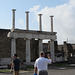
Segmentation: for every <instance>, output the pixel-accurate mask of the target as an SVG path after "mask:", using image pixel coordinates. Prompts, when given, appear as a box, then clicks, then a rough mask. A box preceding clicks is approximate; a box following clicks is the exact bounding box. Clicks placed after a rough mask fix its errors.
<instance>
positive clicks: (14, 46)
mask: <svg viewBox="0 0 75 75" xmlns="http://www.w3.org/2000/svg"><path fill="white" fill-rule="evenodd" d="M14 54H16V39H14V38H12V39H11V57H13V55H14Z"/></svg>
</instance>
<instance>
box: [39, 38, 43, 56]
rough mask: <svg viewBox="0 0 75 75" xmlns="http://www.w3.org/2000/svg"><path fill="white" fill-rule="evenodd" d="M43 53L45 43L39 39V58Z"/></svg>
mask: <svg viewBox="0 0 75 75" xmlns="http://www.w3.org/2000/svg"><path fill="white" fill-rule="evenodd" d="M41 51H43V43H42V39H39V56H40V52H41Z"/></svg>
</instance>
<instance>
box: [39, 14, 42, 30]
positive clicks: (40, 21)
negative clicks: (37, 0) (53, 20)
mask: <svg viewBox="0 0 75 75" xmlns="http://www.w3.org/2000/svg"><path fill="white" fill-rule="evenodd" d="M38 15H39V30H40V31H42V20H41V16H42V14H38Z"/></svg>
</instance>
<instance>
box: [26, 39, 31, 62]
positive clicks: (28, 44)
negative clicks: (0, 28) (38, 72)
mask: <svg viewBox="0 0 75 75" xmlns="http://www.w3.org/2000/svg"><path fill="white" fill-rule="evenodd" d="M30 61H31V58H30V39H26V62H27V63H30Z"/></svg>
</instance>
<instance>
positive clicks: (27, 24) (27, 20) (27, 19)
mask: <svg viewBox="0 0 75 75" xmlns="http://www.w3.org/2000/svg"><path fill="white" fill-rule="evenodd" d="M25 13H26V30H29V18H28V13H29V12H28V11H27V12H25Z"/></svg>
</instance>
